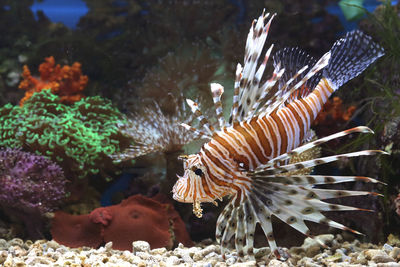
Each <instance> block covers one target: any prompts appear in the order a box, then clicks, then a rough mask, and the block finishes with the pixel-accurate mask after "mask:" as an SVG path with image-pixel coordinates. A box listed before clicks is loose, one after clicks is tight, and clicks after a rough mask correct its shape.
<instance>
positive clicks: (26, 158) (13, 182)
mask: <svg viewBox="0 0 400 267" xmlns="http://www.w3.org/2000/svg"><path fill="white" fill-rule="evenodd" d="M65 185H66V179H65V178H64V173H63V171H62V170H61V168H60V167H59V166H58V165H57V164H55V163H54V162H52V161H51V160H49V159H47V158H45V157H43V156H39V155H35V154H32V153H28V152H23V151H21V150H18V149H5V150H4V149H2V150H0V205H1V207H2V208H3V209H4V210H5V211H6V213H8V214H10V215H13V216H15V217H17V218H19V219H22V220H23V221H24V222H25V224H26V226H27V228H28V231H30V233H29V234H30V236H31V237H32V236H33V237H38V235H40V234H39V233H38V231H39V232H40V229H35V228H36V227H38V226H37V225H35V222H36V223H39V222H40V217H41V215H43V214H44V213H46V212H50V211H53V210H54V209H56V208H58V207H59V205H60V204H61V203H62V201H63V199H64V198H65ZM35 219H36V220H37V221H35Z"/></svg>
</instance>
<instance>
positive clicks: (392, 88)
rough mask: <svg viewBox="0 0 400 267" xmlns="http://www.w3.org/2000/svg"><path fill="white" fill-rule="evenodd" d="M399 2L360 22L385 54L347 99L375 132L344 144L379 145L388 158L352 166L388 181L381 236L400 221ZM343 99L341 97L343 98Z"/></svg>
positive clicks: (364, 160) (388, 3)
mask: <svg viewBox="0 0 400 267" xmlns="http://www.w3.org/2000/svg"><path fill="white" fill-rule="evenodd" d="M399 12H400V3H399V2H398V3H397V4H395V5H392V3H391V1H384V3H382V4H381V5H380V6H379V7H378V8H377V9H376V10H375V11H374V13H368V12H367V14H368V17H367V18H366V19H365V20H363V21H361V23H360V28H361V29H363V30H364V31H365V32H367V33H368V34H370V35H372V36H373V37H374V38H375V39H378V40H379V42H380V43H381V44H382V46H383V47H384V49H385V57H383V58H382V60H381V61H380V62H378V64H376V65H375V66H373V67H372V68H371V69H369V70H368V71H367V72H366V75H365V79H363V80H362V81H358V82H357V83H353V84H352V85H353V87H354V88H355V89H354V90H352V91H351V92H349V93H350V94H349V95H347V96H346V97H347V99H352V102H355V103H357V105H358V106H359V107H360V108H359V111H357V113H359V115H358V117H359V119H360V120H362V121H364V122H365V124H366V125H368V126H369V127H370V128H371V129H373V130H374V132H375V133H376V135H374V136H369V137H358V138H356V139H355V140H354V141H353V142H351V143H349V144H347V145H346V146H345V147H344V148H348V147H352V148H355V147H357V148H358V147H363V148H369V147H379V148H381V149H383V150H385V151H387V152H389V153H391V156H390V157H381V158H379V160H374V159H369V158H362V159H360V160H359V161H358V163H357V165H355V166H354V169H357V170H358V171H359V172H360V173H361V174H368V175H376V176H378V175H379V177H381V178H382V180H383V182H385V183H386V184H387V186H385V187H384V188H383V192H384V196H385V197H384V201H383V205H382V206H383V208H382V210H384V213H383V217H384V219H383V221H384V222H385V225H384V231H383V235H388V234H390V233H399V232H398V229H399V220H397V219H396V217H397V214H396V213H395V212H394V210H393V209H392V206H393V201H394V199H395V198H396V196H397V195H398V193H399V191H400V184H399V180H398V166H399V163H400V134H399V130H398V129H399V127H400V105H399V101H400V91H399V88H400V76H399V73H400V16H399ZM343 99H344V98H343Z"/></svg>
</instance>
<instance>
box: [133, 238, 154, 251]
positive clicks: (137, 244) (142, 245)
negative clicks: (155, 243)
mask: <svg viewBox="0 0 400 267" xmlns="http://www.w3.org/2000/svg"><path fill="white" fill-rule="evenodd" d="M132 250H133V252H134V253H135V252H149V251H150V244H149V243H147V242H146V241H134V242H132Z"/></svg>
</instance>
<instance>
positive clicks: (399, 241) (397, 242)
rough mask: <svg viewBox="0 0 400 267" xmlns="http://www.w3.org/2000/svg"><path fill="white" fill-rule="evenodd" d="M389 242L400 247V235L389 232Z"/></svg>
mask: <svg viewBox="0 0 400 267" xmlns="http://www.w3.org/2000/svg"><path fill="white" fill-rule="evenodd" d="M387 243H388V244H389V245H391V246H393V247H400V239H399V237H398V236H395V235H393V234H389V236H388V238H387Z"/></svg>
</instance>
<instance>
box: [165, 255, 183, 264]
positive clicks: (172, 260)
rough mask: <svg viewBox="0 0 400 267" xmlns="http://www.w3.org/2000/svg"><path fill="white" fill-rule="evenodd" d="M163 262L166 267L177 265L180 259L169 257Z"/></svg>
mask: <svg viewBox="0 0 400 267" xmlns="http://www.w3.org/2000/svg"><path fill="white" fill-rule="evenodd" d="M165 262H166V264H167V266H171V265H178V264H180V263H181V261H180V259H179V258H178V257H177V256H171V257H169V258H167V260H166V261H165Z"/></svg>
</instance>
